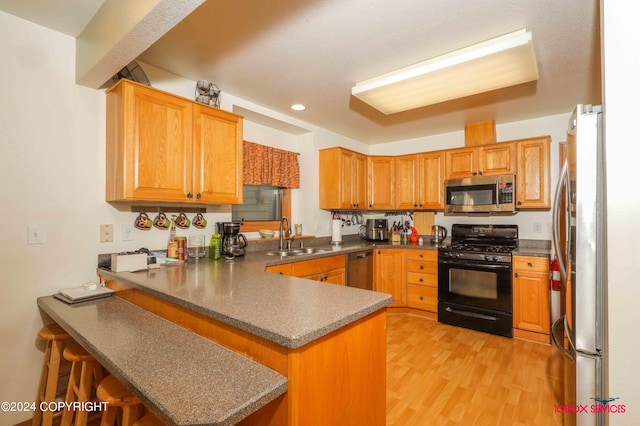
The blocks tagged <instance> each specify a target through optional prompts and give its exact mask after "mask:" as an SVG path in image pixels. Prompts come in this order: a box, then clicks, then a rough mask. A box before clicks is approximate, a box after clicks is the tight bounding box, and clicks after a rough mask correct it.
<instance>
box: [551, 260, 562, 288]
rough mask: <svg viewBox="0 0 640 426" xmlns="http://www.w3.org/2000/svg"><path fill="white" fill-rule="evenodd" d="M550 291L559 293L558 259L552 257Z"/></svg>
mask: <svg viewBox="0 0 640 426" xmlns="http://www.w3.org/2000/svg"><path fill="white" fill-rule="evenodd" d="M550 273H551V290H555V291H560V285H561V283H560V265H559V264H558V258H557V257H554V258H553V260H552V261H551V268H550Z"/></svg>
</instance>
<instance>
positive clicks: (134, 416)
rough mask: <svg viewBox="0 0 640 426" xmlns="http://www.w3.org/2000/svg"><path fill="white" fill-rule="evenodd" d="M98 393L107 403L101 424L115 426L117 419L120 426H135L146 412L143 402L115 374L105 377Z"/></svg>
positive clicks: (100, 399)
mask: <svg viewBox="0 0 640 426" xmlns="http://www.w3.org/2000/svg"><path fill="white" fill-rule="evenodd" d="M96 394H97V396H98V400H99V401H100V402H106V403H107V407H106V410H104V411H103V412H102V420H101V421H100V426H113V425H115V424H116V420H117V419H119V422H118V424H120V426H133V424H134V423H135V422H136V421H137V420H138V419H139V418H140V417H141V416H142V414H143V412H144V406H143V405H142V402H140V400H139V399H138V398H136V396H135V395H133V394H132V393H131V392H130V391H129V389H127V387H126V386H125V385H123V384H122V383H121V382H120V381H119V380H118V379H116V378H115V377H114V376H107V377H106V378H105V379H103V380H102V381H101V382H100V384H99V385H98V390H97V392H96Z"/></svg>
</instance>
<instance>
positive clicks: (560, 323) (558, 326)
mask: <svg viewBox="0 0 640 426" xmlns="http://www.w3.org/2000/svg"><path fill="white" fill-rule="evenodd" d="M564 322H565V321H564V317H562V318H560V319H558V320H557V321H556V322H554V323H553V326H551V338H552V339H553V344H554V345H556V347H557V348H558V349H560V352H562V355H564V356H566V357H567V358H568V359H569V361H571V362H576V358H575V357H574V356H573V354H572V353H571V352H570V351H568V350H567V349H566V348H565V347H564V343H563V336H562V331H564V329H565V327H564ZM559 330H560V333H558V331H559ZM558 334H560V335H558ZM571 347H572V348H573V346H571Z"/></svg>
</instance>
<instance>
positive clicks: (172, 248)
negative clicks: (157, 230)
mask: <svg viewBox="0 0 640 426" xmlns="http://www.w3.org/2000/svg"><path fill="white" fill-rule="evenodd" d="M167 258H169V259H177V258H178V239H177V238H176V216H175V215H173V216H171V228H170V230H169V241H168V242H167Z"/></svg>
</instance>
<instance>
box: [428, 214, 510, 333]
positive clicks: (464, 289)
mask: <svg viewBox="0 0 640 426" xmlns="http://www.w3.org/2000/svg"><path fill="white" fill-rule="evenodd" d="M517 247H518V226H517V225H468V224H454V225H453V226H452V229H451V243H450V244H449V245H444V246H441V247H439V249H438V321H440V322H442V323H445V324H450V325H457V326H460V327H465V328H470V329H474V330H478V331H484V332H488V333H493V334H498V335H501V336H506V337H512V335H513V334H512V327H513V319H512V312H513V300H512V298H513V284H512V276H511V274H512V267H511V252H512V251H513V250H515V249H516V248H517Z"/></svg>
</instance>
